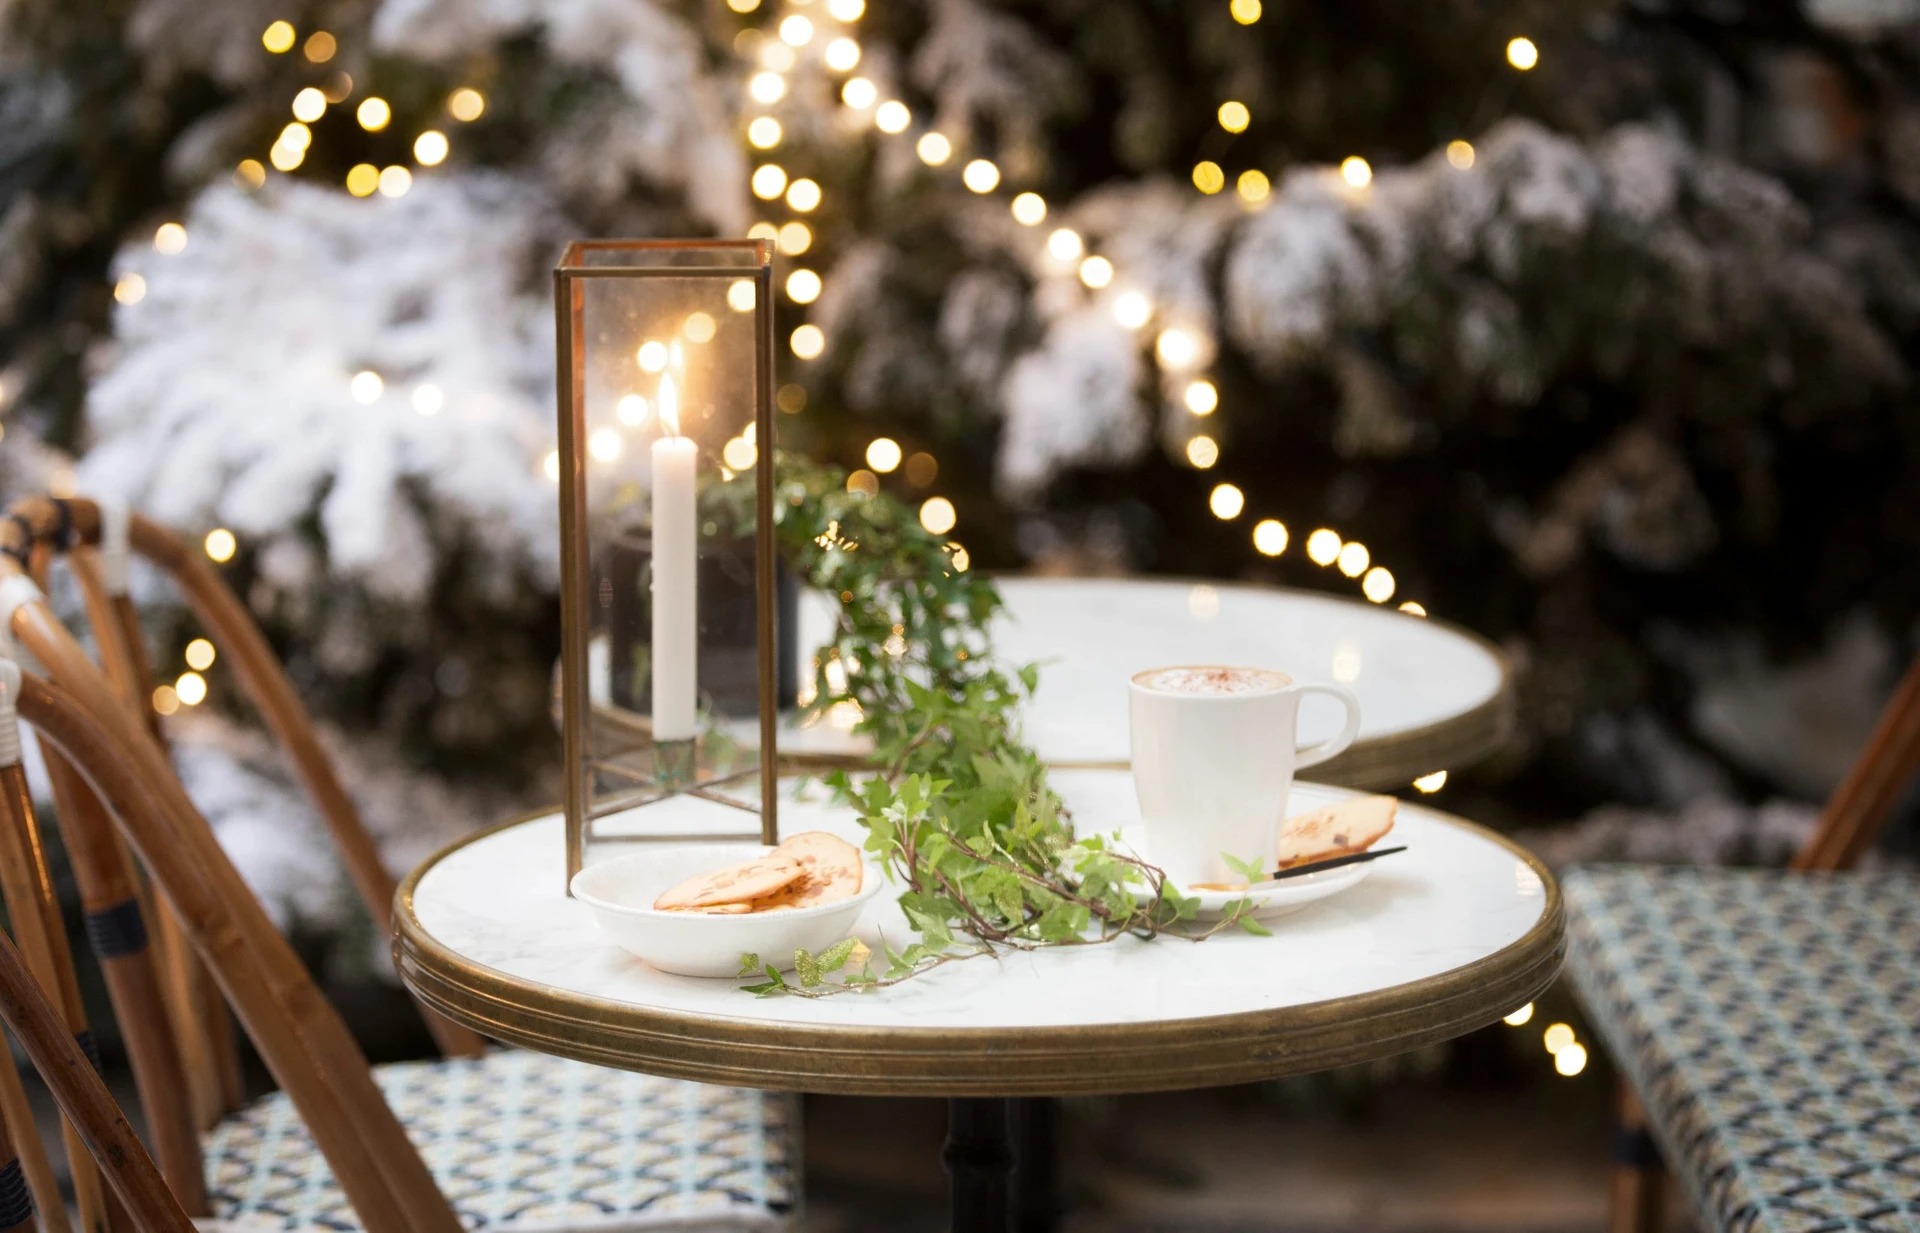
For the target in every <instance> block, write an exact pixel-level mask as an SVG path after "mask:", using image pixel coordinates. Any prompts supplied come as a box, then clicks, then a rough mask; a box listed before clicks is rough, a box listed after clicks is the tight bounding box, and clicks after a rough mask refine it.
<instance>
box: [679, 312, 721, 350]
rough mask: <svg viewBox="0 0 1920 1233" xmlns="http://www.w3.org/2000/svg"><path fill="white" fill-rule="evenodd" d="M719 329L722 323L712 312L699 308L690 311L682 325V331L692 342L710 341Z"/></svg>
mask: <svg viewBox="0 0 1920 1233" xmlns="http://www.w3.org/2000/svg"><path fill="white" fill-rule="evenodd" d="M719 329H720V325H719V323H718V322H716V321H715V320H714V319H713V315H712V314H711V313H703V312H700V311H698V310H696V311H694V312H690V313H688V314H687V319H686V320H685V321H684V322H682V323H681V325H680V332H681V333H682V334H684V335H686V336H687V341H688V342H690V343H710V342H712V341H713V336H714V334H716V333H718V332H719Z"/></svg>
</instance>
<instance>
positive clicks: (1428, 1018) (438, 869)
mask: <svg viewBox="0 0 1920 1233" xmlns="http://www.w3.org/2000/svg"><path fill="white" fill-rule="evenodd" d="M1054 782H1055V786H1056V787H1057V788H1058V790H1059V791H1060V792H1061V794H1062V796H1063V797H1064V798H1065V799H1066V801H1067V803H1068V805H1069V807H1070V808H1071V809H1072V811H1073V814H1074V818H1075V823H1076V826H1077V827H1079V828H1080V829H1081V830H1082V831H1083V832H1084V831H1086V830H1088V829H1092V830H1098V831H1108V830H1113V829H1116V828H1117V829H1121V830H1122V831H1123V832H1125V831H1128V830H1130V829H1131V827H1133V826H1134V825H1136V824H1137V811H1136V806H1135V804H1134V800H1133V791H1132V784H1131V780H1130V777H1129V776H1128V775H1127V774H1126V773H1125V772H1118V771H1111V770H1094V769H1087V770H1063V771H1059V772H1056V774H1055V776H1054ZM1343 794H1344V793H1343V792H1342V790H1341V789H1336V788H1326V787H1320V786H1317V785H1310V784H1299V785H1296V787H1295V790H1294V793H1293V800H1292V802H1291V805H1290V809H1291V810H1293V811H1300V810H1305V809H1309V808H1313V807H1315V806H1316V805H1320V804H1325V803H1327V802H1328V801H1329V800H1332V799H1334V798H1336V797H1338V796H1340V795H1343ZM781 828H782V831H783V832H784V833H789V834H791V833H793V832H796V831H800V830H808V829H823V830H830V831H835V832H837V833H840V834H843V835H846V836H847V837H849V838H855V839H857V838H858V823H857V820H856V819H855V818H854V817H853V816H852V815H851V813H850V812H849V811H847V810H845V809H843V808H839V807H836V806H833V805H832V804H830V803H829V802H827V801H826V800H825V799H824V798H823V796H822V795H821V794H820V793H819V792H818V790H817V789H816V790H812V791H811V792H808V793H807V794H805V795H803V796H801V797H800V798H798V799H789V800H788V801H786V802H785V803H783V806H782V810H781ZM1394 839H1395V840H1397V841H1398V842H1401V843H1404V844H1406V845H1407V846H1408V848H1409V851H1408V852H1407V853H1405V854H1404V855H1402V856H1396V857H1394V858H1392V859H1391V860H1389V861H1385V862H1382V863H1381V864H1380V866H1378V868H1377V869H1376V871H1375V872H1374V873H1373V874H1372V875H1371V876H1370V877H1368V878H1367V879H1366V880H1364V881H1363V882H1361V883H1360V884H1359V885H1358V886H1356V887H1354V888H1353V889H1351V890H1349V891H1346V892H1344V893H1342V894H1340V895H1338V896H1336V897H1333V898H1330V899H1327V900H1324V901H1322V902H1320V903H1316V904H1313V905H1311V906H1309V907H1306V908H1304V909H1302V910H1300V911H1299V912H1297V913H1295V914H1293V915H1290V916H1286V917H1282V918H1280V919H1277V920H1274V921H1273V922H1271V926H1272V928H1273V931H1274V935H1273V936H1272V937H1255V936H1250V935H1244V934H1232V935H1222V936H1220V937H1216V938H1213V939H1210V940H1208V941H1205V942H1201V943H1194V942H1189V941H1185V940H1176V939H1165V938H1163V939H1159V940H1156V941H1151V942H1140V941H1137V940H1132V939H1127V940H1123V941H1120V942H1116V943H1112V944H1109V945H1102V946H1092V947H1086V948H1080V949H1072V950H1051V951H1046V952H1041V953H1025V954H1014V955H1008V956H1004V957H999V958H983V959H972V960H967V961H965V962H960V963H956V964H952V965H949V966H947V967H945V968H942V969H940V970H939V971H937V972H934V973H931V974H929V975H926V976H923V977H920V978H918V979H915V980H913V981H910V982H907V983H905V984H903V985H900V986H897V987H894V988H891V989H887V990H882V991H879V992H875V993H863V994H850V995H842V996H837V997H831V998H825V999H819V1000H806V999H801V998H794V997H776V998H755V997H752V996H751V995H748V994H745V993H742V992H740V991H738V990H737V989H735V988H734V987H733V983H732V982H730V981H726V980H701V979H695V978H690V977H680V976H671V975H667V974H664V973H661V972H658V971H656V970H654V969H652V968H650V967H648V966H647V965H646V964H645V963H643V962H641V961H640V960H638V959H635V958H633V957H631V956H629V955H628V954H626V953H625V952H624V951H621V950H619V949H618V948H616V947H615V946H613V945H612V944H611V943H610V942H608V941H607V940H606V939H605V938H604V937H603V936H602V935H601V934H600V933H599V932H598V931H597V928H596V926H595V925H594V923H593V921H592V920H591V918H590V917H589V916H588V914H587V911H586V909H585V908H583V907H582V906H581V905H579V904H577V903H575V902H573V901H572V900H570V899H568V898H567V897H566V896H565V893H564V889H563V888H564V877H563V865H562V861H563V855H562V827H561V820H560V818H559V816H558V815H557V814H550V815H545V816H542V817H538V818H533V819H530V820H525V821H521V822H518V823H515V824H511V825H507V826H504V827H501V828H496V829H495V830H493V831H491V832H486V833H483V834H482V835H480V836H479V837H476V838H474V839H471V840H468V841H465V842H463V843H461V844H459V845H456V846H455V847H453V848H451V849H448V850H447V851H445V852H443V853H442V854H440V855H439V856H437V857H435V858H433V859H432V860H430V861H428V862H426V863H425V864H424V865H422V866H421V868H420V869H419V870H417V871H416V872H415V873H414V874H413V876H412V877H410V878H409V879H408V881H407V883H406V884H405V885H404V886H403V887H402V888H401V893H400V903H399V910H398V912H397V924H396V928H397V931H398V937H397V941H396V945H395V950H396V955H397V957H398V960H399V963H400V967H401V972H402V975H403V977H404V978H405V979H406V981H407V983H408V984H409V985H410V986H411V987H413V988H414V989H415V991H416V992H418V993H419V994H420V995H421V996H422V997H423V998H424V999H425V1000H426V1001H428V1002H429V1003H430V1004H432V1005H434V1006H436V1007H438V1008H439V1009H441V1010H443V1011H445V1012H446V1013H448V1014H450V1015H452V1016H453V1017H454V1018H456V1019H460V1020H463V1021H465V1022H467V1023H469V1024H471V1025H472V1026H474V1027H476V1028H477V1029H479V1030H481V1031H483V1032H487V1033H489V1034H491V1035H494V1036H497V1037H499V1038H501V1039H504V1040H507V1041H510V1042H513V1043H518V1044H522V1045H526V1046H528V1047H531V1048H535V1049H540V1050H543V1051H546V1052H552V1053H559V1054H562V1055H565V1056H572V1057H577V1058H580V1059H582V1060H586V1061H591V1062H597V1063H600V1064H605V1065H612V1066H622V1067H627V1068H630V1069H635V1070H643V1071H647V1072H650V1073H657V1074H665V1075H671V1076H676V1077H682V1078H692V1079H702V1080H707V1081H713V1082H729V1083H740V1084H746V1085H750V1086H760V1087H773V1088H787V1089H798V1090H811V1091H835V1092H868V1093H893V1094H921V1095H968V1094H978V1095H1041V1094H1063V1093H1067V1092H1087V1091H1140V1090H1149V1089H1156V1088H1176V1087H1193V1086H1206V1085H1214V1084H1222V1083H1234V1082H1245V1081H1250V1080H1255V1079H1261V1078H1267V1077H1273V1076H1276V1075H1281V1074H1289V1073H1297V1072H1302V1071H1309V1070H1318V1069H1324V1068H1327V1067H1330V1066H1333V1065H1340V1064H1345V1063H1347V1062H1352V1061H1358V1060H1363V1059H1365V1058H1370V1057H1377V1056H1383V1055H1385V1054H1389V1053H1394V1052H1398V1051H1401V1050H1404V1049H1408V1048H1412V1047H1415V1046H1417V1045H1420V1044H1423V1043H1427V1042H1429V1041H1433V1040H1439V1039H1445V1038H1447V1037H1449V1036H1453V1035H1457V1034H1459V1033H1460V1032H1463V1031H1466V1030H1469V1029H1471V1028H1473V1027H1476V1026H1479V1025H1481V1024H1484V1023H1489V1022H1492V1021H1493V1020H1495V1019H1497V1018H1499V1017H1500V1016H1501V1015H1504V1014H1506V1013H1508V1012H1509V1011H1511V1010H1513V1009H1514V1008H1515V1007H1516V1006H1519V1005H1521V1004H1522V1003H1524V1002H1526V1001H1528V1000H1530V999H1531V998H1532V997H1533V996H1534V995H1535V994H1536V993H1538V992H1539V991H1540V990H1541V989H1543V988H1544V987H1545V986H1546V985H1547V984H1548V983H1550V982H1551V981H1552V979H1553V977H1554V975H1555V973H1556V972H1557V971H1558V967H1559V957H1560V945H1561V943H1560V906H1559V892H1558V889H1557V888H1556V887H1555V885H1554V883H1553V880H1552V878H1551V875H1549V874H1548V873H1547V872H1546V870H1545V869H1544V868H1543V867H1542V866H1540V865H1539V864H1538V862H1536V861H1534V860H1533V859H1532V858H1531V857H1530V856H1528V855H1527V854H1526V853H1525V852H1524V851H1522V850H1521V849H1519V848H1517V847H1515V846H1513V845H1512V844H1510V843H1508V842H1506V841H1504V840H1502V839H1499V838H1498V837H1496V836H1494V835H1492V834H1491V833H1490V832H1487V831H1485V830H1482V829H1480V828H1478V827H1475V826H1473V825H1471V824H1469V823H1465V822H1462V821H1460V820H1459V819H1455V818H1452V817H1449V816H1447V815H1445V814H1442V813H1439V812H1437V811H1434V810H1429V809H1424V808H1420V807H1417V806H1414V805H1410V804H1408V805H1403V806H1402V808H1401V811H1400V820H1399V823H1398V825H1397V827H1396V830H1395V831H1394ZM857 932H858V934H859V935H860V936H861V937H862V938H863V939H865V940H866V941H868V942H869V943H870V944H874V943H877V942H878V941H879V940H880V938H881V936H882V935H884V936H885V937H886V938H887V939H888V940H890V941H892V942H894V943H895V944H896V945H899V944H904V942H905V941H907V940H908V933H907V930H906V927H905V922H904V920H903V918H902V917H901V916H900V915H899V910H898V908H897V906H896V905H895V903H894V901H893V896H892V895H891V894H882V895H880V896H879V897H877V898H875V899H874V900H873V901H872V902H871V903H870V904H869V905H868V908H867V909H866V911H865V913H864V914H863V915H862V917H861V919H860V921H859V924H858V927H857Z"/></svg>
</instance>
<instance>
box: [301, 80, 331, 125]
mask: <svg viewBox="0 0 1920 1233" xmlns="http://www.w3.org/2000/svg"><path fill="white" fill-rule="evenodd" d="M326 114H327V96H326V95H324V94H322V93H320V91H319V90H318V89H316V88H314V87H313V86H308V87H307V88H306V89H304V90H302V91H300V93H298V94H296V95H294V96H293V118H294V119H296V120H304V121H306V122H307V123H308V124H312V123H313V122H314V121H315V120H318V119H319V118H320V117H321V116H324V115H326Z"/></svg>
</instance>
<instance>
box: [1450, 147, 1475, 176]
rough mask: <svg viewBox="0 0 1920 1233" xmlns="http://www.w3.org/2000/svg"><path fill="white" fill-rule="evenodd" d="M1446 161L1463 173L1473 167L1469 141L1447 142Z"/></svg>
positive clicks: (1471, 148)
mask: <svg viewBox="0 0 1920 1233" xmlns="http://www.w3.org/2000/svg"><path fill="white" fill-rule="evenodd" d="M1447 161H1448V162H1449V163H1452V164H1453V165H1454V166H1455V167H1456V168H1458V169H1459V170H1461V171H1465V170H1466V169H1467V168H1469V167H1471V166H1473V143H1472V142H1471V141H1459V140H1455V141H1449V142H1448V143H1447Z"/></svg>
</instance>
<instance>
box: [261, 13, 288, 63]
mask: <svg viewBox="0 0 1920 1233" xmlns="http://www.w3.org/2000/svg"><path fill="white" fill-rule="evenodd" d="M260 45H261V46H262V47H264V48H266V49H267V50H268V51H270V52H272V53H273V54H274V55H276V56H278V55H282V54H284V53H286V52H289V51H292V50H293V23H292V22H290V21H276V22H274V23H273V24H272V25H270V26H268V27H267V28H266V30H264V31H263V32H262V33H261V35H260Z"/></svg>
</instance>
